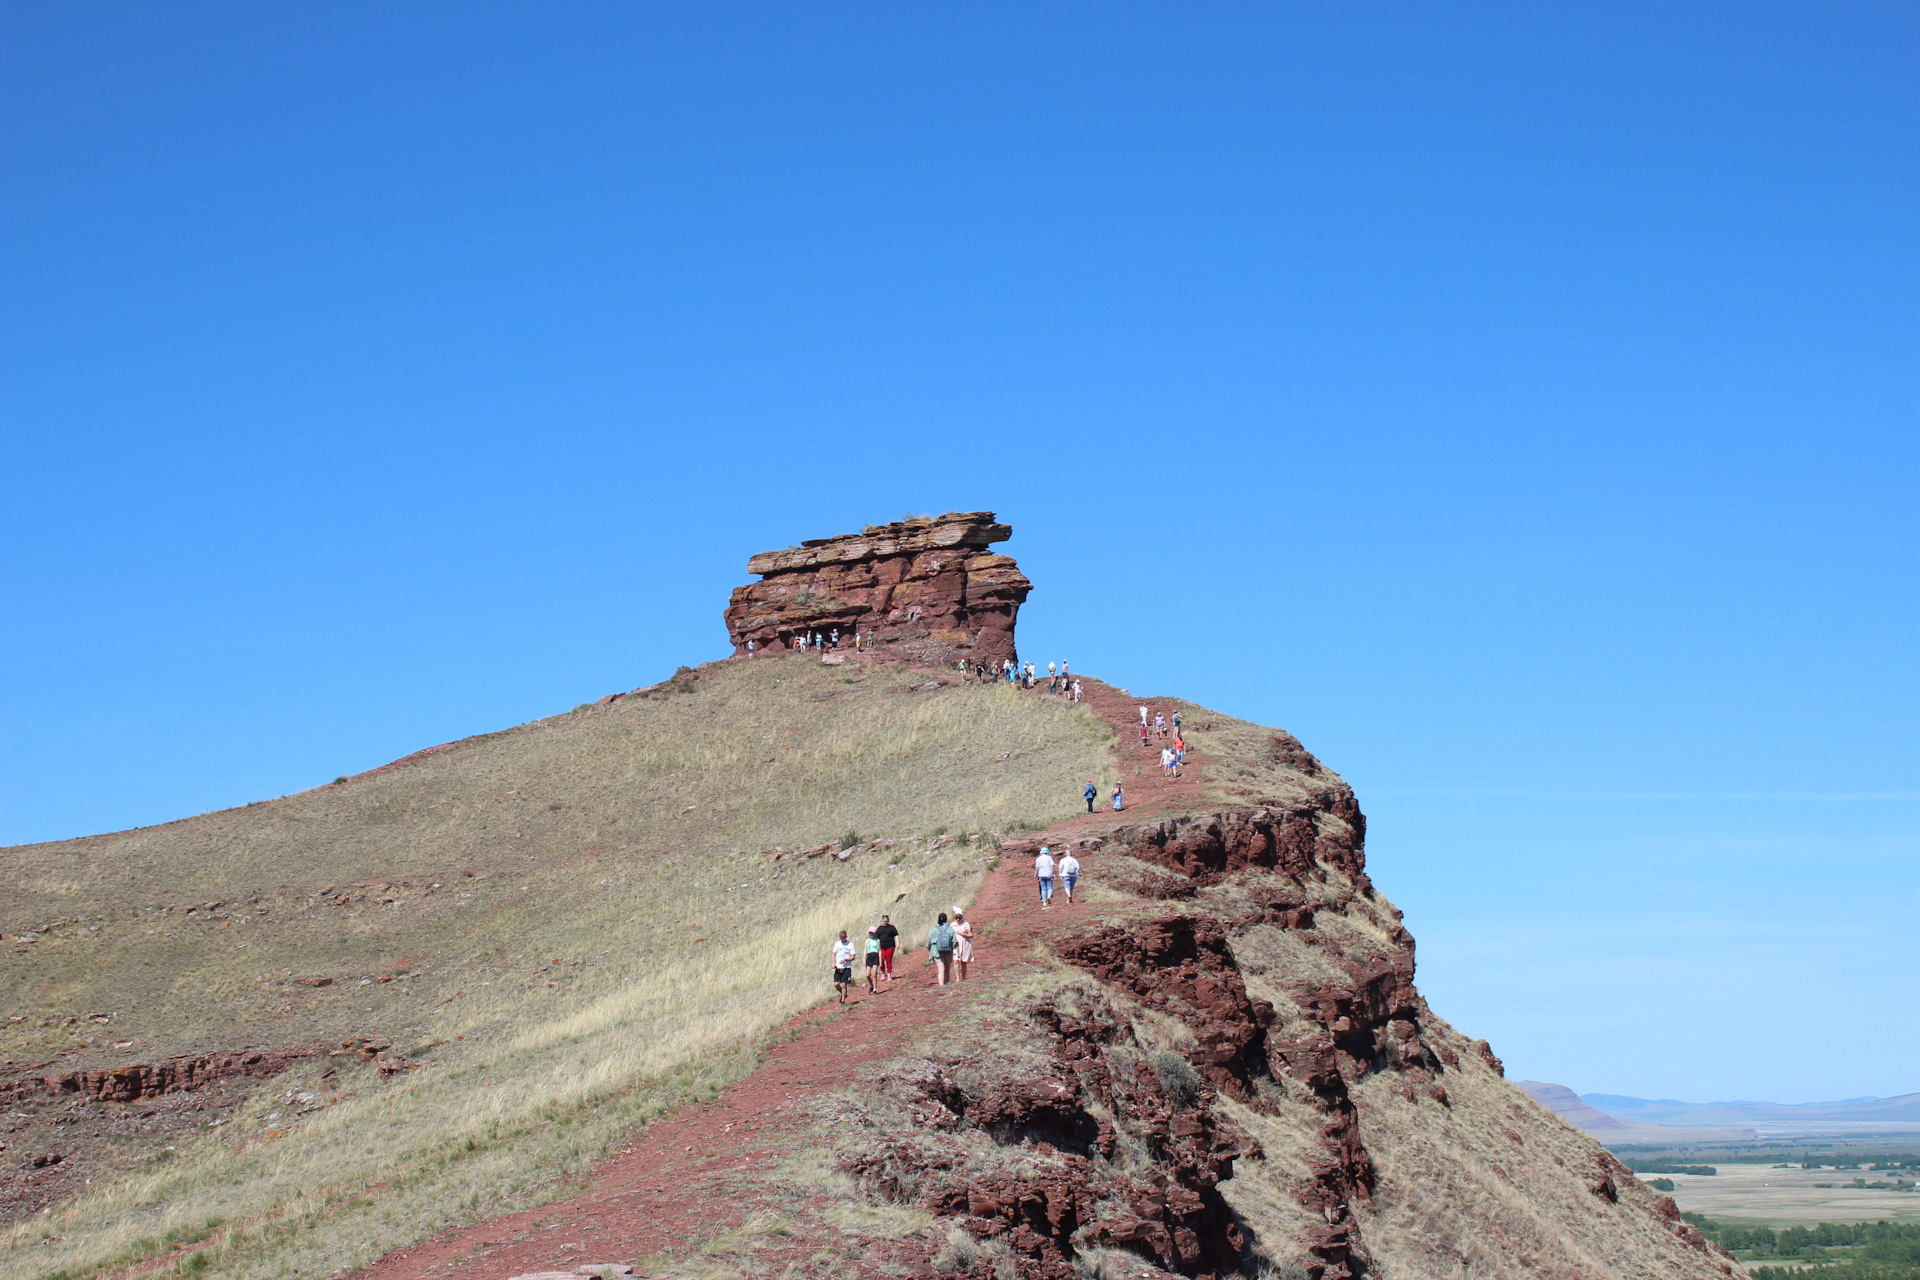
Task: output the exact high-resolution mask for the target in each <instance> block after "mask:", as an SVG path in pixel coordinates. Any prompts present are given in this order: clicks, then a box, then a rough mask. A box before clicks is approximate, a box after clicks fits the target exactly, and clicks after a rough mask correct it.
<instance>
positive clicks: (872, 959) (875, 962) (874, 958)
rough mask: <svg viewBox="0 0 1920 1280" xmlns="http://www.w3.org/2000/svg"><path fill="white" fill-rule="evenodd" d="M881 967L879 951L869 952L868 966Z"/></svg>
mask: <svg viewBox="0 0 1920 1280" xmlns="http://www.w3.org/2000/svg"><path fill="white" fill-rule="evenodd" d="M879 967H880V953H879V952H878V951H869V952H867V968H869V969H878V968H879Z"/></svg>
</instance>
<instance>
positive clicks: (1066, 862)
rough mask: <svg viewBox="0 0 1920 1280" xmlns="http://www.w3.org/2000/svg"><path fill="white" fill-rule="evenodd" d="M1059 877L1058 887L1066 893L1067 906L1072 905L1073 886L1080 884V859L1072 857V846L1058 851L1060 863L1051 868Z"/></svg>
mask: <svg viewBox="0 0 1920 1280" xmlns="http://www.w3.org/2000/svg"><path fill="white" fill-rule="evenodd" d="M1053 869H1054V870H1055V871H1056V872H1057V873H1058V874H1059V876H1060V887H1061V888H1062V889H1064V890H1065V891H1066V894H1067V905H1068V906H1072V905H1073V886H1074V885H1076V884H1078V883H1079V882H1080V859H1078V858H1076V857H1074V856H1073V846H1072V845H1068V846H1067V847H1066V848H1064V849H1062V850H1061V851H1060V861H1058V862H1056V863H1055V864H1054V868H1053Z"/></svg>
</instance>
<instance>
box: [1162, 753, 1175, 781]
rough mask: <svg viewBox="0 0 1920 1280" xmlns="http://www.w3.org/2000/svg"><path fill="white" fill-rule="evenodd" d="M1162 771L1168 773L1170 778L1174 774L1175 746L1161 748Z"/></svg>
mask: <svg viewBox="0 0 1920 1280" xmlns="http://www.w3.org/2000/svg"><path fill="white" fill-rule="evenodd" d="M1160 772H1162V773H1164V774H1166V775H1167V776H1168V777H1169V778H1171V777H1172V776H1173V748H1172V747H1162V748H1160Z"/></svg>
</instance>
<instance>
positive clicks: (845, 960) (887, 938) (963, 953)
mask: <svg viewBox="0 0 1920 1280" xmlns="http://www.w3.org/2000/svg"><path fill="white" fill-rule="evenodd" d="M1087 786H1088V787H1089V788H1091V787H1092V786H1093V784H1092V783H1091V782H1089V783H1088V784H1087ZM1114 790H1115V793H1116V795H1117V793H1118V791H1119V788H1118V787H1116V788H1114ZM1115 807H1116V808H1118V807H1119V806H1118V804H1117V803H1116V805H1115ZM1033 874H1034V878H1035V879H1036V880H1037V881H1038V882H1039V888H1040V908H1041V910H1043V911H1045V910H1051V909H1052V907H1053V898H1054V891H1055V890H1054V887H1055V885H1058V886H1059V892H1060V893H1062V894H1064V895H1065V897H1066V899H1067V905H1068V906H1072V905H1073V891H1074V888H1075V887H1076V886H1077V885H1078V884H1079V883H1080V859H1078V858H1076V857H1074V856H1073V849H1072V847H1071V846H1067V845H1062V846H1061V848H1060V856H1059V857H1057V858H1056V857H1055V856H1054V854H1053V850H1052V848H1050V847H1049V846H1047V845H1041V846H1040V852H1039V853H1038V854H1036V855H1035V856H1034V859H1033ZM899 948H900V930H899V929H898V928H897V927H896V926H895V925H894V923H893V917H892V916H881V917H880V923H879V924H876V925H871V926H869V927H868V929H867V945H866V949H865V952H864V954H865V956H866V964H865V969H866V985H867V994H868V995H870V996H875V995H879V994H880V984H881V983H883V982H898V981H900V979H899V977H898V976H897V975H895V973H894V972H893V958H894V956H895V955H896V954H897V953H898V951H899ZM861 954H863V953H862V952H861V951H860V950H859V949H858V948H857V947H855V945H854V943H853V941H852V940H851V939H850V938H848V936H847V931H846V930H845V929H842V930H841V931H840V938H839V940H838V941H836V942H835V943H834V944H833V989H834V993H835V994H836V995H838V996H839V997H840V1003H841V1004H845V1003H847V998H848V997H849V996H850V995H852V993H853V988H854V985H855V984H854V979H853V969H854V960H855V959H856V958H857V957H859V956H860V955H861ZM927 960H928V962H929V963H930V964H932V965H933V985H935V986H937V987H944V986H946V985H947V983H949V982H963V981H965V980H966V976H967V966H968V965H970V964H972V963H973V925H972V924H971V923H969V922H968V920H967V913H966V910H965V909H964V908H962V907H958V906H956V907H954V909H953V918H952V919H951V920H949V919H948V918H947V913H946V912H944V911H942V912H941V913H940V915H939V918H938V919H937V920H935V921H934V924H933V928H932V929H930V930H928V931H927Z"/></svg>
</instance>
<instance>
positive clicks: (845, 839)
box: [840, 827, 900, 862]
mask: <svg viewBox="0 0 1920 1280" xmlns="http://www.w3.org/2000/svg"><path fill="white" fill-rule="evenodd" d="M860 842H861V836H860V833H859V832H858V831H856V830H854V829H853V828H852V827H848V828H847V830H846V833H845V834H844V835H842V836H841V837H840V847H841V848H842V849H851V848H853V846H855V845H857V844H859V843H860ZM894 861H895V862H898V861H900V859H898V858H895V859H894Z"/></svg>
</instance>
